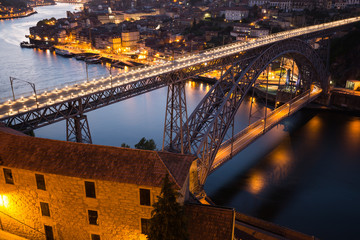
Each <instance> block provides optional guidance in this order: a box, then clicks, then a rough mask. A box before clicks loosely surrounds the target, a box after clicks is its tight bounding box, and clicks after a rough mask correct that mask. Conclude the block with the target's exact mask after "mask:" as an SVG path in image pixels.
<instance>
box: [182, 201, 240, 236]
mask: <svg viewBox="0 0 360 240" xmlns="http://www.w3.org/2000/svg"><path fill="white" fill-rule="evenodd" d="M185 213H186V218H187V222H188V233H189V236H190V240H197V239H201V240H214V239H221V240H232V239H233V232H234V222H235V217H234V216H235V215H234V214H235V212H234V210H233V209H229V208H222V207H214V206H210V205H200V204H186V205H185Z"/></svg>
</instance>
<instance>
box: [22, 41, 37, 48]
mask: <svg viewBox="0 0 360 240" xmlns="http://www.w3.org/2000/svg"><path fill="white" fill-rule="evenodd" d="M20 47H22V48H34V47H35V44H33V43H29V42H26V41H23V42H21V43H20Z"/></svg>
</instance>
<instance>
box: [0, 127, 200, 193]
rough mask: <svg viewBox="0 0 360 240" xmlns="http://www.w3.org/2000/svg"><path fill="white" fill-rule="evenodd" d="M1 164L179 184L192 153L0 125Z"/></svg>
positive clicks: (108, 178) (140, 182) (134, 181)
mask: <svg viewBox="0 0 360 240" xmlns="http://www.w3.org/2000/svg"><path fill="white" fill-rule="evenodd" d="M0 158H1V159H2V165H3V166H7V167H10V168H11V167H14V168H20V169H26V170H31V171H37V172H43V173H51V174H59V175H65V176H72V177H80V178H87V179H99V180H106V181H116V182H121V183H131V184H137V185H146V186H158V187H159V186H161V183H162V179H163V178H164V176H165V175H166V174H169V175H170V176H171V177H170V179H172V180H173V182H174V183H175V184H176V185H177V187H178V188H181V187H182V186H183V184H184V182H185V180H186V176H187V175H188V173H189V169H190V165H191V163H192V161H193V160H194V157H193V156H189V155H181V154H174V153H162V152H156V151H146V150H138V149H130V148H119V147H110V146H100V145H93V144H82V143H73V142H65V141H58V140H50V139H43V138H36V137H29V136H19V135H13V134H9V133H8V132H6V131H2V130H1V128H0Z"/></svg>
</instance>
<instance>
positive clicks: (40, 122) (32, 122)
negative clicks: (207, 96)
mask: <svg viewBox="0 0 360 240" xmlns="http://www.w3.org/2000/svg"><path fill="white" fill-rule="evenodd" d="M242 57H243V53H236V54H233V55H230V56H227V57H224V58H219V59H212V60H210V61H208V62H204V63H201V64H197V65H193V66H190V67H187V68H183V69H180V70H176V71H172V72H168V73H165V74H160V75H158V76H154V77H147V78H146V77H144V79H142V80H139V81H136V82H130V83H125V84H121V85H118V86H113V87H112V88H106V87H103V90H101V91H97V92H94V93H91V94H86V95H85V94H84V95H81V94H79V95H80V96H78V97H75V98H73V99H68V100H64V101H62V102H57V103H54V104H48V105H47V106H46V107H41V108H36V109H32V110H30V111H26V112H19V113H17V114H13V115H9V116H7V117H5V118H3V119H1V120H0V121H2V122H3V123H5V125H7V126H10V127H12V128H14V129H16V130H18V131H23V132H27V131H30V130H33V129H36V128H40V127H43V126H46V125H49V124H52V123H55V122H58V121H61V120H64V119H67V118H70V117H73V116H76V115H79V114H83V113H86V112H89V111H92V110H95V109H97V108H100V107H104V106H107V105H110V104H113V103H116V102H120V101H123V100H125V99H128V98H131V97H134V96H138V95H141V94H143V93H146V92H150V91H152V90H155V89H159V88H161V87H164V86H167V85H170V84H173V83H177V82H185V81H186V80H188V79H190V78H192V77H194V76H197V75H199V74H203V73H206V72H209V71H212V70H215V69H218V68H221V67H222V66H224V65H230V64H232V62H234V61H237V60H238V59H241V58H242ZM129 78H130V77H129ZM114 81H116V79H114Z"/></svg>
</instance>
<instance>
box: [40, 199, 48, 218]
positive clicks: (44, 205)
mask: <svg viewBox="0 0 360 240" xmlns="http://www.w3.org/2000/svg"><path fill="white" fill-rule="evenodd" d="M40 208H41V215H43V216H48V217H50V209H49V204H48V203H45V202H40Z"/></svg>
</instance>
